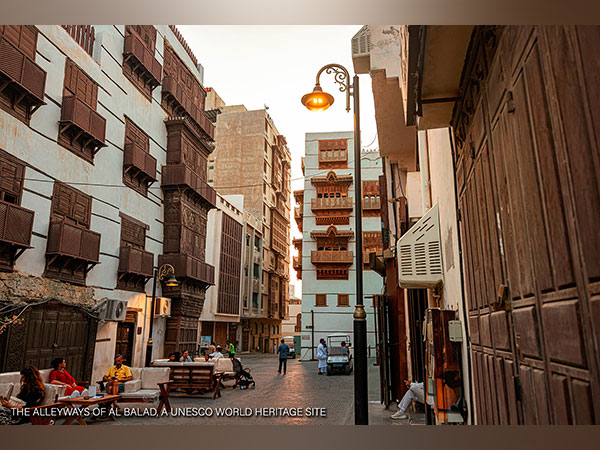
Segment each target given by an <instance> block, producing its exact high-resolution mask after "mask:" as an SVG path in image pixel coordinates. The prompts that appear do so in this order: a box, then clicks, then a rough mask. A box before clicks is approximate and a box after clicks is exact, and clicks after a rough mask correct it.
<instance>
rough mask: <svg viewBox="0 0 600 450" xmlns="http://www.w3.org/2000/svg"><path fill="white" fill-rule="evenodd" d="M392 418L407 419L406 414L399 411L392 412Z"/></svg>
mask: <svg viewBox="0 0 600 450" xmlns="http://www.w3.org/2000/svg"><path fill="white" fill-rule="evenodd" d="M392 419H394V420H406V419H408V414H405V413H403V412H401V411H396V413H394V414H393V415H392Z"/></svg>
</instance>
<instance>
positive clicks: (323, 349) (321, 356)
mask: <svg viewBox="0 0 600 450" xmlns="http://www.w3.org/2000/svg"><path fill="white" fill-rule="evenodd" d="M317 359H318V360H319V365H318V368H319V375H322V374H324V373H326V372H327V344H326V343H325V339H323V338H321V340H320V341H319V346H318V347H317Z"/></svg>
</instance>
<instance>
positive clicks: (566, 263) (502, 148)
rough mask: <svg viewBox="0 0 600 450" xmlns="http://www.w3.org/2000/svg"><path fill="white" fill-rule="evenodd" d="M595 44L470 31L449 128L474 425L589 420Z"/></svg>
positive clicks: (593, 415)
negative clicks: (462, 262) (453, 145)
mask: <svg viewBox="0 0 600 450" xmlns="http://www.w3.org/2000/svg"><path fill="white" fill-rule="evenodd" d="M599 43H600V29H599V28H598V27H506V29H504V30H500V29H492V28H480V29H477V30H476V32H475V34H474V38H473V41H472V46H471V50H470V54H469V55H468V58H467V61H466V63H465V64H466V66H467V67H466V69H467V70H466V71H465V77H464V79H463V93H464V94H463V100H462V102H461V103H459V105H458V106H459V107H458V108H457V110H456V111H457V113H456V114H455V116H454V119H453V125H454V128H455V137H456V144H457V145H456V160H457V163H456V172H457V173H456V175H457V186H458V189H459V205H460V211H461V216H462V221H461V229H462V239H463V243H464V260H465V268H466V279H465V283H466V292H467V297H468V301H469V328H470V330H469V331H470V338H471V343H472V346H471V348H472V361H473V386H474V394H475V395H474V397H475V409H476V411H477V413H476V416H477V422H478V423H482V424H515V423H524V424H548V423H551V424H567V423H573V424H589V423H598V422H599V421H600V396H599V393H600V386H599V383H598V359H599V355H598V351H597V348H598V332H599V331H600V329H599V328H600V321H599V320H598V319H599V317H600V315H599V306H600V298H599V297H598V293H599V292H600V285H599V283H598V280H599V275H600V258H599V257H598V255H599V254H600V241H599V240H598V239H597V225H598V223H599V222H600V208H598V206H599V205H600V183H599V182H600V163H599V161H600V154H599V151H598V143H597V141H596V140H595V139H596V138H595V136H598V129H599V127H600V125H599V123H600V122H599V118H600V109H598V105H597V104H594V102H593V101H592V100H593V99H596V100H597V99H598V98H599V97H598V85H597V83H594V82H592V78H591V77H592V76H593V74H594V73H596V74H597V73H598V67H599V65H598V61H597V58H596V57H595V56H594V48H597V45H598V44H599ZM596 103H597V101H596Z"/></svg>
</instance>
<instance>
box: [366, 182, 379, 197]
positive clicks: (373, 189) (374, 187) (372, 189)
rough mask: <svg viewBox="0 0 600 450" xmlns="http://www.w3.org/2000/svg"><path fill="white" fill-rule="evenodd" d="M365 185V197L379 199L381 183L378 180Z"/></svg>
mask: <svg viewBox="0 0 600 450" xmlns="http://www.w3.org/2000/svg"><path fill="white" fill-rule="evenodd" d="M362 184H363V197H371V196H375V197H379V181H378V180H366V181H363V182H362Z"/></svg>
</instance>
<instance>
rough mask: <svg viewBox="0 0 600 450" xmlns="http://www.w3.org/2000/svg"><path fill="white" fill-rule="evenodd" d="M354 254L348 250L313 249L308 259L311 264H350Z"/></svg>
mask: <svg viewBox="0 0 600 450" xmlns="http://www.w3.org/2000/svg"><path fill="white" fill-rule="evenodd" d="M353 258H354V255H353V253H352V252H350V251H329V250H313V251H311V252H310V261H311V262H312V263H313V264H352V262H353V260H354V259H353Z"/></svg>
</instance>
